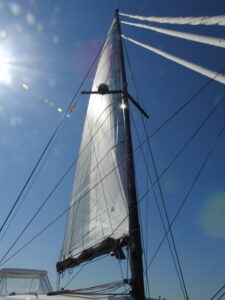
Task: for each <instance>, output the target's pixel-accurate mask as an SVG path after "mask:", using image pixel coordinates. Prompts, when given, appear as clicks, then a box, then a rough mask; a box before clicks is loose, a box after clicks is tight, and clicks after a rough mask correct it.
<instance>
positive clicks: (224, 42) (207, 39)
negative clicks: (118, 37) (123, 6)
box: [121, 21, 225, 48]
mask: <svg viewBox="0 0 225 300" xmlns="http://www.w3.org/2000/svg"><path fill="white" fill-rule="evenodd" d="M121 23H123V24H126V25H130V26H136V27H139V28H145V29H149V30H152V31H156V32H160V33H163V34H166V35H170V36H174V37H177V38H181V39H186V40H189V41H192V42H198V43H203V44H207V45H211V46H216V47H222V48H225V39H222V38H214V37H211V36H205V35H199V34H193V33H187V32H181V31H175V30H170V29H165V28H160V27H156V26H149V25H145V24H139V23H132V22H125V21H121Z"/></svg>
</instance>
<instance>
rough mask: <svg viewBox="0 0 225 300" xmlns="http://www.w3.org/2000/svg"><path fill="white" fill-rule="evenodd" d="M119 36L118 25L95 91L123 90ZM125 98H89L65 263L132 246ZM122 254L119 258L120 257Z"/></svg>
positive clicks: (64, 265)
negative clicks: (104, 87)
mask: <svg viewBox="0 0 225 300" xmlns="http://www.w3.org/2000/svg"><path fill="white" fill-rule="evenodd" d="M119 55H120V53H119V35H118V29H117V25H116V22H115V21H114V22H113V24H112V26H111V28H110V31H109V33H108V36H107V40H106V42H105V45H104V47H103V49H102V52H101V56H100V60H99V63H98V67H97V71H96V75H95V79H94V82H93V86H92V91H96V90H98V86H99V85H100V84H102V83H106V84H107V85H108V87H109V90H110V91H111V90H122V89H123V88H122V83H121V72H120V57H119ZM122 102H123V99H122V95H121V94H105V95H100V94H92V95H91V96H90V99H89V105H88V109H87V115H86V120H85V124H84V130H83V135H82V140H81V146H80V152H79V158H78V161H77V168H76V176H75V182H74V188H73V193H72V199H71V202H70V210H69V216H68V221H67V228H66V234H65V239H64V245H63V250H62V256H61V262H59V263H58V264H57V270H58V271H63V270H64V269H66V268H70V267H72V266H76V265H78V264H80V263H81V262H83V261H86V260H90V259H93V258H95V257H97V256H99V255H102V254H106V253H110V252H114V253H115V255H116V256H120V254H121V253H120V251H119V248H120V247H121V246H124V245H125V244H127V238H126V237H127V234H128V220H127V214H128V208H127V201H128V199H127V185H128V182H127V176H126V174H127V172H126V164H125V159H126V154H125V153H126V140H125V134H124V133H125V130H124V122H123V109H124V108H123V106H122ZM118 253H119V254H118Z"/></svg>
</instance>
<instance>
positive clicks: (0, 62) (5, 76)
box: [0, 49, 12, 84]
mask: <svg viewBox="0 0 225 300" xmlns="http://www.w3.org/2000/svg"><path fill="white" fill-rule="evenodd" d="M9 61H10V56H9V54H8V53H7V52H6V51H4V50H2V49H0V83H5V84H10V83H11V81H12V77H11V75H10V65H9Z"/></svg>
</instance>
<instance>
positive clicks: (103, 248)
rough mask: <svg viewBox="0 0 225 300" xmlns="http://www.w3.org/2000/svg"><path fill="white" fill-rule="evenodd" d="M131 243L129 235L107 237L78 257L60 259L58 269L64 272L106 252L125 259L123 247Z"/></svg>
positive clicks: (59, 271)
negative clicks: (115, 237) (116, 237)
mask: <svg viewBox="0 0 225 300" xmlns="http://www.w3.org/2000/svg"><path fill="white" fill-rule="evenodd" d="M128 244H129V237H128V236H124V237H122V238H119V239H114V238H112V237H108V238H106V239H105V240H104V241H102V242H101V243H100V244H98V245H97V246H93V247H91V248H89V249H86V250H83V251H82V252H81V253H80V254H79V255H78V256H77V257H76V258H74V257H69V258H66V259H65V260H63V261H60V262H58V263H57V264H56V269H57V272H58V273H62V272H63V271H64V270H66V269H70V268H73V267H76V266H78V265H80V264H81V263H83V262H86V261H89V260H92V259H94V258H96V257H98V256H101V255H104V254H109V253H110V254H111V255H112V256H115V257H116V258H117V259H125V255H124V253H123V250H122V247H125V246H127V245H128Z"/></svg>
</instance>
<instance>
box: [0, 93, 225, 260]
mask: <svg viewBox="0 0 225 300" xmlns="http://www.w3.org/2000/svg"><path fill="white" fill-rule="evenodd" d="M224 99H225V97H223V98H222V99H221V100H220V101H219V102H218V104H217V105H216V106H215V107H214V109H213V110H212V111H211V112H210V113H209V115H208V116H207V117H206V119H204V121H203V122H202V123H201V124H200V126H199V127H198V128H197V130H196V131H195V132H194V133H193V134H192V136H191V137H190V138H189V139H188V141H187V142H186V143H185V144H184V145H183V147H181V149H180V150H179V152H178V153H177V154H176V155H175V156H174V158H173V159H172V160H171V161H170V163H169V164H168V165H167V167H166V168H165V169H164V170H163V171H162V172H161V174H160V175H159V178H158V179H159V180H160V179H161V177H162V176H163V175H164V174H165V173H166V172H167V171H168V169H169V168H170V167H171V166H172V165H173V164H174V162H175V161H176V160H177V158H178V157H179V156H180V155H181V153H182V152H183V151H184V150H185V149H186V147H187V146H188V145H189V144H190V142H191V141H192V140H193V138H194V137H195V136H196V134H197V133H198V132H199V131H200V129H201V128H202V127H203V126H204V124H205V123H206V122H207V121H208V119H209V118H210V117H211V116H212V114H213V113H214V112H215V111H216V109H217V108H218V107H219V105H221V103H222V101H223V100H224ZM178 111H179V109H178ZM173 115H174V114H173ZM165 123H166V121H165V122H164V124H165ZM160 127H161V128H162V126H160ZM155 132H158V129H156V130H155ZM155 132H154V133H155ZM154 133H153V134H154ZM151 137H152V135H150V136H149V137H148V139H149V138H151ZM144 142H146V140H145V141H143V142H142V143H141V144H140V145H139V146H137V147H136V148H135V149H134V152H136V151H137V150H138V149H140V148H141V147H142V145H143V144H144ZM75 161H76V160H75ZM75 161H74V162H73V163H72V164H71V166H72V165H74V164H75ZM121 163H122V162H119V163H118V165H117V166H115V168H113V169H112V170H111V171H109V172H108V173H107V174H106V175H105V176H104V177H103V178H102V180H104V179H105V178H106V177H108V176H109V175H110V174H111V173H112V172H113V171H114V170H115V169H116V168H117V167H118V166H119V165H120V164H121ZM71 166H70V167H71ZM67 171H68V170H67ZM67 171H66V172H67ZM66 172H65V173H66ZM65 173H64V174H65ZM63 176H64V175H63ZM156 183H157V181H155V182H154V183H153V185H152V187H153V186H154V185H155V184H156ZM98 184H99V182H98V183H96V184H95V185H94V186H93V187H92V188H91V189H94V188H95V186H96V185H98ZM57 185H58V184H57ZM152 187H150V188H149V190H148V191H147V192H146V193H144V194H143V195H142V196H141V198H140V199H139V201H142V200H143V199H144V198H145V196H146V194H148V193H149V191H150V190H151V189H152ZM88 192H90V191H87V193H88ZM87 193H85V194H84V195H83V196H82V197H85V195H86V194H87ZM82 197H81V198H79V199H78V200H77V201H76V202H74V203H73V205H74V204H75V203H77V202H78V201H80V200H81V199H82ZM73 205H70V206H69V207H68V208H67V209H66V210H64V211H63V212H62V213H61V214H60V215H58V216H57V217H56V218H55V219H54V220H52V222H50V223H49V224H48V225H47V226H46V227H44V228H43V229H42V230H41V231H40V232H39V233H38V234H36V235H35V236H34V237H33V238H32V239H31V240H29V241H28V242H27V243H25V244H24V245H23V246H22V247H21V248H20V249H18V250H17V251H16V252H14V253H13V254H12V255H11V256H10V257H9V258H8V259H6V260H5V261H4V262H2V264H1V265H3V264H5V263H6V262H7V261H8V260H9V259H11V258H12V257H13V256H15V255H16V254H17V253H18V252H20V251H21V250H22V249H24V248H25V247H26V246H27V245H29V244H30V243H31V242H32V241H33V240H35V239H36V238H37V237H38V236H39V235H40V234H42V233H43V232H44V231H46V230H47V229H48V228H49V227H50V226H52V225H53V224H54V223H55V222H56V221H57V220H58V219H60V218H61V217H62V216H63V215H65V214H66V213H67V212H68V211H69V210H70V209H71V208H72V207H73ZM126 218H127V216H126V217H125V218H124V219H123V220H122V222H121V223H120V224H119V225H118V227H119V226H120V225H121V224H122V223H123V222H124V221H125V219H126ZM116 229H117V228H116ZM116 229H115V230H116ZM115 230H114V231H115ZM1 265H0V266H1Z"/></svg>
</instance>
